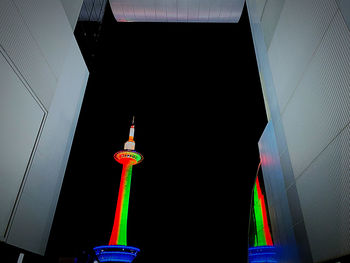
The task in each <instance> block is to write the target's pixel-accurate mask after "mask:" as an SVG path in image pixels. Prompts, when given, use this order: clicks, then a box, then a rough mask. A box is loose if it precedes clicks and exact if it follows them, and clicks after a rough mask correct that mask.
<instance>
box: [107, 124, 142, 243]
mask: <svg viewBox="0 0 350 263" xmlns="http://www.w3.org/2000/svg"><path fill="white" fill-rule="evenodd" d="M134 149H135V142H134V125H132V126H131V127H130V133H129V140H128V141H127V142H126V143H125V144H124V150H123V151H119V152H117V153H116V154H114V159H115V160H116V161H117V162H119V163H121V164H122V165H123V170H122V174H121V179H120V186H119V193H118V202H117V208H116V212H115V217H114V224H113V230H112V234H111V237H110V240H109V245H123V246H126V245H127V244H126V243H127V242H126V241H127V220H128V208H129V197H130V185H131V176H132V167H133V165H136V164H138V163H139V162H141V161H142V160H143V156H142V155H141V154H140V153H138V152H136V151H134Z"/></svg>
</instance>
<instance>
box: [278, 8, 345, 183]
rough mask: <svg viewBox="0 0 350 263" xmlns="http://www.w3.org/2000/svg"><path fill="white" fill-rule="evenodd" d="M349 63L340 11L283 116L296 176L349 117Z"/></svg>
mask: <svg viewBox="0 0 350 263" xmlns="http://www.w3.org/2000/svg"><path fill="white" fill-rule="evenodd" d="M349 65H350V33H349V31H348V29H347V27H346V25H345V22H344V20H343V17H342V16H341V14H340V12H338V13H337V15H336V16H335V17H334V20H333V21H332V24H331V25H330V27H329V30H328V31H327V32H326V34H325V36H324V38H323V41H322V43H321V44H320V46H319V47H318V49H317V50H316V52H315V55H314V57H313V59H312V61H311V62H310V64H309V67H308V69H307V70H306V72H305V73H304V76H303V78H302V80H301V82H300V84H299V86H298V88H297V89H296V90H295V93H294V95H293V97H292V98H291V100H290V102H289V104H288V106H287V108H286V110H285V113H284V115H283V117H282V120H283V125H284V130H285V134H286V139H287V144H288V149H289V153H290V157H291V162H292V165H293V171H294V175H295V176H296V177H298V176H300V175H301V174H302V172H303V170H304V169H306V168H307V166H308V165H309V164H310V163H311V162H312V160H313V159H314V158H316V157H317V155H318V154H319V153H320V152H321V151H322V150H323V149H324V148H325V147H326V146H327V145H328V144H329V143H330V142H331V140H333V138H334V137H335V136H337V134H338V133H339V132H340V131H341V130H342V129H343V128H344V126H345V125H346V124H348V123H349V121H350V90H349V87H350V67H349Z"/></svg>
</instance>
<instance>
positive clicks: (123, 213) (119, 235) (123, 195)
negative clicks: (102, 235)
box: [109, 162, 133, 246]
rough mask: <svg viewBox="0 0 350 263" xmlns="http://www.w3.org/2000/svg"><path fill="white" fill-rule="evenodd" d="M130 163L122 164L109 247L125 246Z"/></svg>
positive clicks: (130, 173) (130, 172)
mask: <svg viewBox="0 0 350 263" xmlns="http://www.w3.org/2000/svg"><path fill="white" fill-rule="evenodd" d="M132 166H133V164H132V162H125V163H124V164H123V171H122V175H121V179H120V186H119V193H118V202H117V209H116V212H115V217H114V224H113V230H112V234H111V238H110V240H109V245H124V246H126V231H127V220H128V208H129V197H130V185H131V175H132Z"/></svg>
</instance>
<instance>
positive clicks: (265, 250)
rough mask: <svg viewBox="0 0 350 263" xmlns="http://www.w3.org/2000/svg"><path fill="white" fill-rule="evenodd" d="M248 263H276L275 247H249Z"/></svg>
mask: <svg viewBox="0 0 350 263" xmlns="http://www.w3.org/2000/svg"><path fill="white" fill-rule="evenodd" d="M248 257H249V263H258V262H259V263H265V262H266V263H273V262H274V263H277V262H278V260H277V251H276V247H275V246H259V247H250V248H249V249H248Z"/></svg>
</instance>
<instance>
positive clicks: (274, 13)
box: [261, 0, 285, 49]
mask: <svg viewBox="0 0 350 263" xmlns="http://www.w3.org/2000/svg"><path fill="white" fill-rule="evenodd" d="M284 2H285V0H267V2H266V3H265V6H264V9H263V11H264V12H263V14H262V17H261V27H262V30H263V31H264V40H265V44H266V47H267V49H269V46H270V43H271V40H272V37H273V35H274V32H275V28H276V26H277V22H278V20H279V18H280V14H281V11H282V8H283V5H284Z"/></svg>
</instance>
